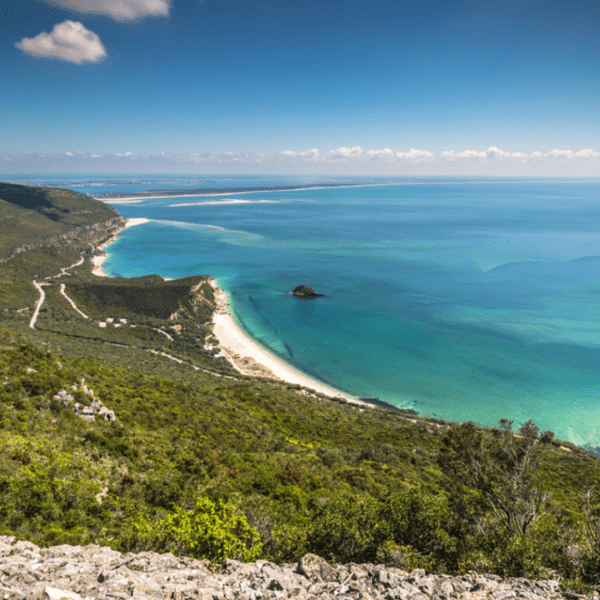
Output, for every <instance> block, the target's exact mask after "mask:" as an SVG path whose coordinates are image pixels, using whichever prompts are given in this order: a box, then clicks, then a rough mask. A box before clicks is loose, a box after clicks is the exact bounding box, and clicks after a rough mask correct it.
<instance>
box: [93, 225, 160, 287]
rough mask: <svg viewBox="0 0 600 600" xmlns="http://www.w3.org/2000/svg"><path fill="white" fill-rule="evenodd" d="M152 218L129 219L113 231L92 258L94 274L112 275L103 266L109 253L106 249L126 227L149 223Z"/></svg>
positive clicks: (99, 275)
mask: <svg viewBox="0 0 600 600" xmlns="http://www.w3.org/2000/svg"><path fill="white" fill-rule="evenodd" d="M149 221H150V219H143V218H140V219H127V220H126V223H125V225H124V226H123V227H122V228H121V229H119V230H118V231H116V232H115V233H113V235H112V236H111V237H110V239H108V240H106V242H104V243H103V244H101V245H100V246H98V247H97V248H96V250H95V253H94V256H92V258H91V259H90V262H91V263H92V275H96V277H110V275H108V273H106V271H105V270H104V269H103V268H102V263H103V262H104V261H105V260H106V259H107V258H108V254H106V252H104V249H105V248H107V247H108V246H110V245H111V244H114V243H115V242H116V241H117V239H118V238H119V234H120V233H121V232H122V231H125V229H129V227H135V226H136V225H143V224H144V223H148V222H149Z"/></svg>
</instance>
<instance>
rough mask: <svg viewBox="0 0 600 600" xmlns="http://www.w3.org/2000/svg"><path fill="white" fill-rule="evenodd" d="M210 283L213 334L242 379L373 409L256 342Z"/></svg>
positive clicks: (212, 281) (213, 283) (215, 287)
mask: <svg viewBox="0 0 600 600" xmlns="http://www.w3.org/2000/svg"><path fill="white" fill-rule="evenodd" d="M210 283H211V285H212V287H213V289H214V290H215V299H216V304H217V307H216V310H215V312H214V314H213V333H214V335H215V337H216V338H217V340H218V341H219V347H220V349H221V352H222V353H223V354H224V355H225V357H226V358H227V360H229V362H230V363H231V364H232V365H233V366H234V368H235V369H237V370H238V371H239V372H240V373H242V374H243V375H251V376H257V377H270V378H272V379H278V380H280V381H285V382H286V383H291V384H295V385H301V386H302V387H305V388H308V389H309V390H314V391H315V392H318V393H320V394H323V395H325V396H329V397H330V398H341V399H343V400H345V401H346V402H350V403H352V404H359V405H361V406H365V407H369V408H372V407H373V405H371V404H369V403H367V402H363V401H362V400H359V399H358V398H355V397H354V396H350V395H349V394H345V393H343V392H340V391H339V390H336V389H335V388H332V387H330V386H328V385H326V384H324V383H321V382H320V381H318V380H316V379H314V378H312V377H310V376H309V375H306V374H305V373H302V372H301V371H298V370H297V369H295V368H294V367H291V366H290V365H288V364H287V363H285V362H284V361H282V360H281V359H279V358H277V357H276V356H275V355H273V354H271V353H270V352H269V351H268V350H265V349H264V348H263V347H262V346H261V345H259V344H258V343H257V342H255V341H254V340H253V339H252V338H251V337H250V336H249V335H248V334H247V333H246V332H245V331H244V330H243V329H242V328H241V327H240V326H239V325H238V324H237V322H236V320H235V318H234V317H233V315H232V314H231V312H230V310H229V302H228V300H227V294H226V293H225V292H224V291H223V290H222V289H221V288H219V287H218V286H217V284H216V282H215V281H214V279H211V280H210Z"/></svg>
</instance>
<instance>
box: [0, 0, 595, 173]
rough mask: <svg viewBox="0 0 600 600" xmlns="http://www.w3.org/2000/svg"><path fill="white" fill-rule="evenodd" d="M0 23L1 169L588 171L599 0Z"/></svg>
mask: <svg viewBox="0 0 600 600" xmlns="http://www.w3.org/2000/svg"><path fill="white" fill-rule="evenodd" d="M92 11H93V12H92ZM0 29H1V36H0V40H1V43H2V52H1V54H0V57H1V59H0V81H1V82H2V86H1V93H0V173H2V172H4V173H10V172H14V173H16V172H44V171H46V172H49V171H71V170H72V171H85V172H92V171H96V172H102V171H104V172H114V171H138V172H165V171H173V172H186V173H191V172H199V173H202V172H204V173H219V172H222V173H228V172H231V173H269V172H281V173H284V172H285V173H332V174H334V173H340V174H344V173H355V174H360V173H364V174H390V175H396V174H397V175H410V174H424V175H426V174H457V175H462V174H489V175H502V174H506V175H528V174H530V175H545V174H546V175H600V3H599V2H597V0H594V1H587V0H585V1H578V0H561V1H556V0H498V1H496V0H493V1H492V0H479V1H472V0H466V1H455V2H449V1H440V0H419V1H412V0H409V1H405V0H394V1H388V0H380V1H376V0H374V1H372V2H365V1H364V0H360V1H359V0H345V1H344V2H342V1H341V0H318V1H317V0H303V1H302V2H297V1H292V0H278V1H274V0H203V1H201V0H47V1H43V0H13V1H7V2H0Z"/></svg>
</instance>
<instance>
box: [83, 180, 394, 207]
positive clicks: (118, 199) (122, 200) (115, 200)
mask: <svg viewBox="0 0 600 600" xmlns="http://www.w3.org/2000/svg"><path fill="white" fill-rule="evenodd" d="M383 185H398V184H397V183H356V184H348V185H314V186H306V187H297V188H289V189H273V190H261V189H257V190H243V191H239V192H206V193H190V194H181V193H179V194H168V195H160V196H155V195H154V194H152V193H151V192H139V193H138V194H139V195H136V196H94V195H93V194H89V195H90V196H92V198H95V199H96V200H100V201H101V202H106V203H107V204H138V203H140V202H143V201H144V200H147V199H148V198H155V199H157V200H161V199H162V200H164V199H166V198H206V197H212V196H237V195H238V194H272V193H274V192H303V191H305V190H327V189H330V188H336V189H338V188H351V187H376V186H383Z"/></svg>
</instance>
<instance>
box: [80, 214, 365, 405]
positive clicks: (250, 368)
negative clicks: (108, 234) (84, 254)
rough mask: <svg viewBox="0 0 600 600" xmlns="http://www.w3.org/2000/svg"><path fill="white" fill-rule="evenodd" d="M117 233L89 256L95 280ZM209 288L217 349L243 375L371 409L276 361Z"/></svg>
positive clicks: (133, 221)
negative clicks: (303, 389)
mask: <svg viewBox="0 0 600 600" xmlns="http://www.w3.org/2000/svg"><path fill="white" fill-rule="evenodd" d="M148 222H149V219H142V218H140V219H128V220H127V223H126V224H125V227H123V229H121V230H120V231H123V230H124V229H127V228H129V227H134V226H136V225H143V224H144V223H148ZM120 231H119V232H117V233H115V235H114V236H113V237H112V238H111V239H110V240H108V241H107V242H106V243H104V244H103V245H102V246H100V247H99V248H98V251H99V253H98V254H97V255H96V256H94V257H92V259H91V262H92V264H93V269H92V273H93V274H94V275H96V276H98V277H108V275H107V273H106V272H105V271H104V270H103V268H102V263H103V262H104V260H106V257H107V254H106V253H105V252H103V250H104V248H106V247H107V246H109V245H110V244H112V243H113V242H114V241H115V240H116V239H117V237H118V235H119V233H120ZM210 282H211V285H212V286H213V288H214V289H215V297H216V300H217V309H216V310H215V313H214V315H213V324H214V328H213V332H214V335H215V337H216V338H217V340H218V341H219V347H220V350H221V352H222V354H223V355H224V356H225V357H226V358H227V359H228V360H229V361H230V362H231V364H232V365H233V366H234V367H235V368H236V369H237V370H238V371H239V372H240V373H243V374H244V375H254V376H259V377H270V378H272V379H279V380H281V381H285V382H287V383H291V384H295V385H301V386H302V387H305V388H307V389H308V390H314V391H315V392H318V393H320V394H323V395H325V396H329V397H330V398H342V399H344V400H346V401H347V402H351V403H353V404H360V405H361V406H366V407H371V405H370V404H368V403H366V402H363V401H361V400H359V399H358V398H355V397H353V396H350V395H348V394H344V393H343V392H340V391H339V390H336V389H334V388H332V387H330V386H328V385H325V384H324V383H321V382H320V381H317V380H316V379H313V378H312V377H309V376H308V375H306V374H304V373H302V372H301V371H298V370H296V369H294V368H293V367H290V365H288V364H286V363H285V362H283V361H282V360H280V359H279V358H277V357H275V356H274V355H273V354H271V353H270V352H268V351H267V350H265V349H264V348H263V347H262V346H260V345H259V344H258V343H257V342H255V341H254V340H253V339H252V338H250V337H249V336H248V335H247V334H246V333H245V332H244V331H243V330H242V329H241V327H240V326H239V325H238V324H237V323H236V321H235V319H234V318H233V316H232V314H231V313H230V312H229V303H228V301H227V294H226V293H225V292H224V291H223V290H221V289H220V288H219V287H218V286H217V284H216V283H215V281H214V279H211V280H210Z"/></svg>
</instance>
